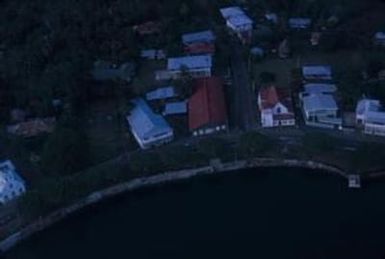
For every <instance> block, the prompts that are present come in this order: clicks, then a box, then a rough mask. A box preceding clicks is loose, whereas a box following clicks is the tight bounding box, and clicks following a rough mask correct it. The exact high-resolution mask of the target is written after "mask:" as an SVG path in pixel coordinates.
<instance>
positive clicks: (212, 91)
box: [188, 77, 227, 130]
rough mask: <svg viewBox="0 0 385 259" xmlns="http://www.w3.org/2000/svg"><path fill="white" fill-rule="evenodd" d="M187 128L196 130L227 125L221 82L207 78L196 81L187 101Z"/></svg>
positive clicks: (214, 78) (217, 79) (216, 78)
mask: <svg viewBox="0 0 385 259" xmlns="http://www.w3.org/2000/svg"><path fill="white" fill-rule="evenodd" d="M188 110H189V128H190V130H196V129H199V128H202V127H204V126H207V125H222V124H226V123H227V113H226V105H225V96H224V93H223V87H222V80H221V79H220V78H218V77H207V78H201V79H198V80H196V84H195V92H194V94H193V95H192V96H191V97H190V100H189V107H188Z"/></svg>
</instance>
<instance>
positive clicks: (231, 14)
mask: <svg viewBox="0 0 385 259" xmlns="http://www.w3.org/2000/svg"><path fill="white" fill-rule="evenodd" d="M220 12H221V14H222V17H223V18H224V19H225V20H226V25H227V27H228V28H230V29H231V30H232V31H233V32H234V33H235V34H237V36H238V37H239V38H240V39H241V41H242V42H243V43H249V42H250V41H251V36H252V32H253V23H254V22H253V21H252V20H251V19H250V18H249V17H248V16H247V15H246V14H245V12H244V11H243V10H242V9H241V8H240V7H238V6H231V7H226V8H222V9H220Z"/></svg>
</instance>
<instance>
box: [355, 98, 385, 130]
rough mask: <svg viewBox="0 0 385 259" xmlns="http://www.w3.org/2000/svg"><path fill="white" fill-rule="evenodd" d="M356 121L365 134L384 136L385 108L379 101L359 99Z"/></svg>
mask: <svg viewBox="0 0 385 259" xmlns="http://www.w3.org/2000/svg"><path fill="white" fill-rule="evenodd" d="M356 123H357V126H358V127H361V128H362V130H363V132H364V133H365V134H369V135H377V136H385V109H384V107H383V106H382V105H381V103H380V101H379V100H373V99H362V100H360V101H359V102H358V103H357V108H356Z"/></svg>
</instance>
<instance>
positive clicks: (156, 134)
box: [127, 98, 174, 149]
mask: <svg viewBox="0 0 385 259" xmlns="http://www.w3.org/2000/svg"><path fill="white" fill-rule="evenodd" d="M132 103H133V104H134V108H133V109H132V110H131V111H130V113H129V115H128V116H127V121H128V124H129V126H130V129H131V132H132V134H133V135H134V137H135V140H136V141H137V142H138V144H139V146H140V147H141V148H142V149H148V148H151V147H156V146H160V145H162V144H165V143H168V142H170V141H172V140H173V139H174V131H173V129H172V128H171V127H170V126H169V124H168V123H167V121H166V120H165V119H164V118H163V117H162V116H161V115H159V114H155V113H154V112H153V111H152V110H151V108H150V107H149V106H148V104H147V103H146V102H145V101H144V100H143V99H141V98H137V99H134V100H132Z"/></svg>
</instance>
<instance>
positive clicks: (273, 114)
mask: <svg viewBox="0 0 385 259" xmlns="http://www.w3.org/2000/svg"><path fill="white" fill-rule="evenodd" d="M258 107H259V111H260V113H261V125H262V127H277V126H294V125H295V115H294V111H293V102H292V98H291V94H290V91H289V90H288V89H283V88H276V87H275V86H269V87H263V88H262V89H261V90H260V91H259V93H258Z"/></svg>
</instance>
